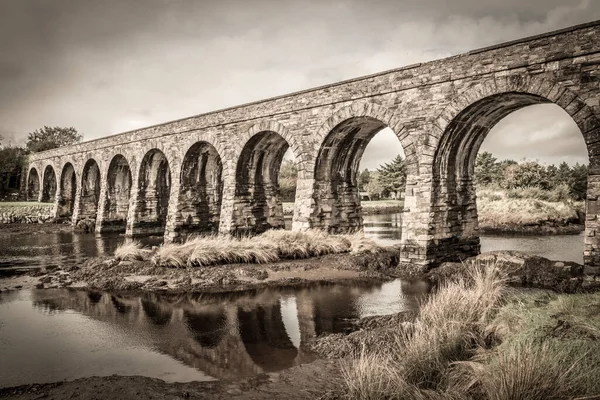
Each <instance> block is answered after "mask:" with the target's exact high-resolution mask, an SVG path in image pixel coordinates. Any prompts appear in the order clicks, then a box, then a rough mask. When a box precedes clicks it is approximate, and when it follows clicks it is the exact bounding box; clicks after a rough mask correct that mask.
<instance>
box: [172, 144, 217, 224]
mask: <svg viewBox="0 0 600 400" xmlns="http://www.w3.org/2000/svg"><path fill="white" fill-rule="evenodd" d="M222 174H223V163H222V161H221V157H220V155H219V153H218V151H217V149H216V148H215V147H214V146H213V145H212V144H210V143H208V142H206V141H199V142H196V143H194V144H193V145H192V146H191V147H190V148H189V149H188V151H187V152H186V154H185V156H184V158H183V165H182V168H181V177H180V189H179V207H178V216H177V218H178V219H179V220H180V222H181V223H180V224H178V226H177V227H176V229H177V231H179V232H184V233H191V232H212V233H216V232H218V231H219V217H220V213H221V202H222V199H223V179H222Z"/></svg>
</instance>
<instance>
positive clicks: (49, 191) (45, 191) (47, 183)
mask: <svg viewBox="0 0 600 400" xmlns="http://www.w3.org/2000/svg"><path fill="white" fill-rule="evenodd" d="M43 182H44V183H43V187H42V203H51V202H54V198H55V196H56V173H55V172H54V168H52V166H51V165H47V166H46V168H44V179H43Z"/></svg>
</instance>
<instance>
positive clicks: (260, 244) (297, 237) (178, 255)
mask: <svg viewBox="0 0 600 400" xmlns="http://www.w3.org/2000/svg"><path fill="white" fill-rule="evenodd" d="M379 250H381V248H380V247H379V246H377V245H376V244H375V242H373V241H372V240H370V239H367V238H365V237H364V234H363V233H362V232H358V233H354V234H351V235H330V234H328V233H326V232H323V231H320V230H316V229H315V230H308V231H304V232H291V231H285V230H271V231H267V232H265V233H263V234H262V235H259V236H253V237H241V238H234V237H230V236H196V237H194V236H190V237H188V239H187V240H186V241H185V242H184V243H182V244H175V243H166V244H163V245H162V246H160V247H159V248H158V249H157V250H156V252H154V253H153V254H152V255H151V257H149V254H148V253H147V251H146V250H144V249H142V248H141V246H140V244H139V243H138V242H130V243H126V244H123V245H121V246H120V247H119V248H118V249H117V251H116V252H115V257H116V258H118V259H135V260H142V259H151V260H152V262H153V263H154V264H155V265H157V266H162V267H171V268H189V267H202V266H208V265H218V264H235V263H257V264H265V263H272V262H276V261H279V260H282V259H304V258H310V257H318V256H323V255H327V254H339V253H363V252H377V251H379Z"/></svg>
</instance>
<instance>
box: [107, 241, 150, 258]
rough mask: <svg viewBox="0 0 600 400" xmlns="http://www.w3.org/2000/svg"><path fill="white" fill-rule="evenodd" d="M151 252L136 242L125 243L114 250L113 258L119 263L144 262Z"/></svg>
mask: <svg viewBox="0 0 600 400" xmlns="http://www.w3.org/2000/svg"><path fill="white" fill-rule="evenodd" d="M150 253H151V251H150V250H148V249H145V248H144V247H143V246H142V244H141V243H140V242H138V241H137V240H131V241H125V242H123V243H121V244H120V245H119V246H118V247H117V248H116V250H115V258H116V259H117V260H119V261H125V260H129V261H133V260H137V261H143V260H146V259H147V258H148V257H149V255H150Z"/></svg>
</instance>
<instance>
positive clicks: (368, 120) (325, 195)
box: [311, 110, 408, 233]
mask: <svg viewBox="0 0 600 400" xmlns="http://www.w3.org/2000/svg"><path fill="white" fill-rule="evenodd" d="M348 112H349V111H348V110H345V111H344V113H343V114H341V115H344V116H347V115H348ZM386 120H388V121H389V120H390V117H389V116H386ZM387 127H389V125H388V124H387V123H386V122H384V121H382V120H380V119H377V118H374V117H371V116H367V115H363V116H349V117H347V118H346V119H344V120H342V121H340V122H339V123H338V124H337V125H334V126H333V127H332V128H331V130H330V131H329V132H328V134H327V135H325V136H324V137H323V140H322V142H321V146H320V148H319V153H318V155H317V158H316V163H315V170H314V176H315V183H314V189H313V204H314V206H313V210H312V214H311V220H312V224H313V227H317V228H321V229H325V230H327V231H329V232H332V233H343V232H349V231H354V230H359V229H361V228H362V223H363V222H362V207H361V201H360V192H359V185H358V174H359V173H360V170H359V167H360V160H361V158H362V155H363V153H364V151H365V149H366V148H367V145H368V144H369V142H370V141H371V139H372V138H373V137H374V136H375V135H376V134H377V133H379V132H380V131H381V130H383V129H384V128H387ZM394 133H395V134H396V136H397V137H398V139H399V141H400V144H401V145H402V138H403V136H400V135H398V132H394ZM402 148H403V150H404V152H405V154H407V155H406V157H407V160H405V164H406V168H407V169H408V151H407V149H406V148H404V146H402ZM398 179H400V180H404V179H405V176H404V175H403V176H399V177H398ZM402 195H403V193H398V197H401V196H402Z"/></svg>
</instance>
